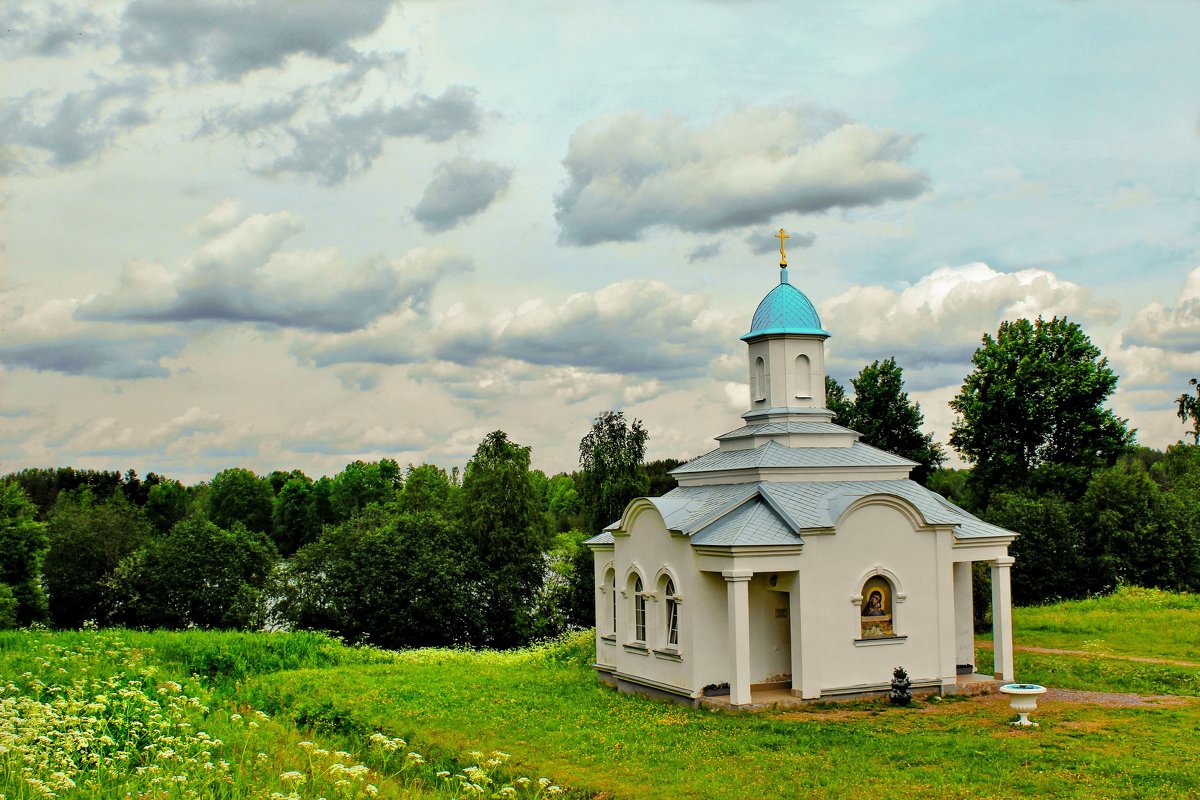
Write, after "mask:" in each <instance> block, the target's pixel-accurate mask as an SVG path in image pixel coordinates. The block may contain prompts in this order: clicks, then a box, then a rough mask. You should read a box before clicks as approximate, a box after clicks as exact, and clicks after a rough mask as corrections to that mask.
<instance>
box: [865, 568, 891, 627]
mask: <svg viewBox="0 0 1200 800" xmlns="http://www.w3.org/2000/svg"><path fill="white" fill-rule="evenodd" d="M894 594H895V592H894V591H893V589H892V584H891V583H890V582H889V581H888V579H887V578H885V577H883V576H882V575H873V576H872V577H870V578H868V579H867V582H866V583H864V584H863V587H862V610H861V612H860V615H861V616H860V621H861V627H862V633H861V636H862V638H863V639H883V638H886V637H889V636H895V635H896V631H895V628H894V627H893V626H892V621H893V620H892V600H893V599H894V598H893V595H894Z"/></svg>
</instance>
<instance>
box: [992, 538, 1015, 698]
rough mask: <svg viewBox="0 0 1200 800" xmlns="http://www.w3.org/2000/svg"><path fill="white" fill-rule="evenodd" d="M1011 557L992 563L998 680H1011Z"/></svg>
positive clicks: (994, 645) (993, 644) (1003, 557)
mask: <svg viewBox="0 0 1200 800" xmlns="http://www.w3.org/2000/svg"><path fill="white" fill-rule="evenodd" d="M1012 565H1013V558H1012V557H1011V556H1002V557H1001V558H997V559H996V560H995V561H993V562H992V639H993V642H992V654H993V656H994V657H995V662H996V666H995V674H996V677H997V678H998V679H999V680H1002V681H1012V680H1013V643H1012Z"/></svg>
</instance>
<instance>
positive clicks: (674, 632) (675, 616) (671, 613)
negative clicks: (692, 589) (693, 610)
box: [663, 578, 679, 647]
mask: <svg viewBox="0 0 1200 800" xmlns="http://www.w3.org/2000/svg"><path fill="white" fill-rule="evenodd" d="M663 596H664V597H665V598H666V601H667V608H666V611H667V620H666V621H667V647H678V646H679V600H678V598H676V597H675V581H673V580H671V579H670V578H667V585H666V587H665V588H664V589H663Z"/></svg>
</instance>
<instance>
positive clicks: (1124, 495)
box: [1079, 459, 1200, 592]
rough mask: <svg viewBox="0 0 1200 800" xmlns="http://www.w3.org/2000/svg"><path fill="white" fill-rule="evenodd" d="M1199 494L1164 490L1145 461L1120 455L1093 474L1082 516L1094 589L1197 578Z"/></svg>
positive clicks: (1185, 584) (1165, 585) (1180, 585)
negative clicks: (1170, 493) (1122, 457)
mask: <svg viewBox="0 0 1200 800" xmlns="http://www.w3.org/2000/svg"><path fill="white" fill-rule="evenodd" d="M1195 497H1196V495H1195V493H1194V492H1193V491H1188V492H1185V493H1183V494H1182V495H1175V494H1172V496H1171V498H1170V500H1167V498H1165V497H1164V496H1163V492H1162V491H1161V490H1160V489H1159V487H1158V484H1156V483H1155V482H1154V480H1152V479H1151V477H1150V476H1149V475H1148V474H1147V472H1146V470H1145V468H1144V467H1143V466H1142V464H1141V462H1139V461H1137V460H1133V459H1122V460H1121V461H1120V462H1118V463H1117V464H1116V465H1115V466H1113V467H1110V468H1108V469H1104V470H1100V471H1098V472H1097V473H1096V474H1095V475H1093V476H1092V480H1091V481H1090V483H1089V484H1088V488H1087V491H1086V492H1085V494H1084V496H1083V500H1082V501H1081V502H1080V504H1079V507H1080V511H1079V516H1080V517H1081V518H1082V521H1083V525H1084V526H1085V527H1086V530H1087V533H1088V537H1089V549H1090V551H1091V553H1090V558H1089V559H1088V565H1087V566H1088V568H1087V573H1088V575H1089V577H1090V579H1091V581H1092V585H1091V587H1090V588H1091V590H1092V591H1093V592H1101V591H1109V590H1111V589H1112V588H1114V587H1115V586H1116V585H1117V584H1118V583H1126V584H1133V585H1135V586H1148V587H1154V588H1159V589H1171V590H1175V591H1179V590H1187V589H1189V588H1192V587H1193V586H1195V585H1196V581H1197V573H1196V570H1197V567H1198V563H1197V557H1198V555H1200V553H1198V552H1197V538H1196V537H1197V533H1196V530H1195V528H1194V524H1195V521H1196V519H1197V515H1196V499H1195Z"/></svg>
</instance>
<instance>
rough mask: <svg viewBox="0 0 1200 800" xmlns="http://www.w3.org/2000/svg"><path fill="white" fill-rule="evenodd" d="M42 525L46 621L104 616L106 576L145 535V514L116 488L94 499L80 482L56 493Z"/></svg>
mask: <svg viewBox="0 0 1200 800" xmlns="http://www.w3.org/2000/svg"><path fill="white" fill-rule="evenodd" d="M160 485H161V484H160ZM153 488H155V489H157V488H158V486H155V487H153ZM151 491H153V490H151ZM48 528H49V535H50V549H49V550H48V551H47V552H46V563H45V567H44V569H43V574H42V580H43V581H44V582H45V585H46V591H47V593H48V594H49V595H50V597H49V600H50V619H51V621H52V622H53V623H54V625H55V626H56V627H59V628H78V627H79V626H80V625H82V624H83V623H84V622H85V621H87V620H94V621H96V622H102V623H103V622H107V621H108V620H107V613H108V602H107V597H106V589H105V586H106V581H107V580H108V578H109V577H110V576H111V575H112V573H113V570H115V569H116V568H117V565H118V564H120V563H121V560H122V559H124V558H125V557H126V556H128V555H129V554H130V553H132V552H134V551H135V550H137V549H138V548H139V547H141V546H142V545H144V544H145V543H146V542H147V541H148V540H149V539H150V537H151V535H152V533H153V528H152V527H151V525H150V523H149V522H147V521H146V515H145V514H144V513H143V512H142V510H141V509H139V508H138V507H137V506H135V505H133V504H132V503H130V502H129V501H128V500H126V499H125V496H124V495H123V494H122V493H120V492H114V493H113V494H112V495H111V496H110V497H109V498H108V500H105V501H99V500H97V499H96V498H95V496H94V495H93V494H92V492H91V491H90V490H89V489H86V488H84V489H77V490H75V491H73V492H64V493H62V494H60V495H59V496H58V502H57V503H55V504H54V510H53V511H51V512H50V519H49V521H48Z"/></svg>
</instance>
